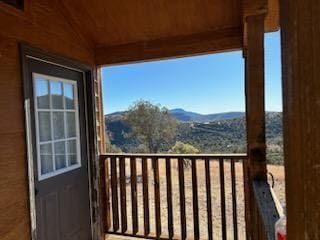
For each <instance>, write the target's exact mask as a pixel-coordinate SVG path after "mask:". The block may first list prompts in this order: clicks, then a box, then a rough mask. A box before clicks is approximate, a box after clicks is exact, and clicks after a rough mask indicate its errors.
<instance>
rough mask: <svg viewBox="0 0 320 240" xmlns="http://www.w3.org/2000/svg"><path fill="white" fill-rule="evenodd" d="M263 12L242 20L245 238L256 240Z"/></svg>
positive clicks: (262, 161)
mask: <svg viewBox="0 0 320 240" xmlns="http://www.w3.org/2000/svg"><path fill="white" fill-rule="evenodd" d="M264 20H265V13H259V14H255V15H248V16H245V17H244V36H245V39H244V43H245V46H244V58H245V95H246V124H247V125H246V126H247V152H248V159H249V160H248V161H247V163H246V164H245V165H244V174H245V181H244V182H245V208H246V211H245V212H246V214H245V218H246V232H247V239H250V240H255V239H259V235H260V234H259V231H260V230H259V229H260V226H261V225H260V223H259V216H258V214H259V213H258V210H257V206H256V203H255V200H254V193H253V181H254V180H266V179H267V166H266V139H265V104H264V103H265V101H264Z"/></svg>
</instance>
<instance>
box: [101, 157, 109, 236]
mask: <svg viewBox="0 0 320 240" xmlns="http://www.w3.org/2000/svg"><path fill="white" fill-rule="evenodd" d="M100 188H101V199H102V203H101V204H102V205H101V211H102V217H103V230H104V232H107V231H108V230H109V227H110V226H109V224H108V215H107V213H108V210H107V201H108V200H109V199H107V191H108V190H109V189H107V188H106V158H100Z"/></svg>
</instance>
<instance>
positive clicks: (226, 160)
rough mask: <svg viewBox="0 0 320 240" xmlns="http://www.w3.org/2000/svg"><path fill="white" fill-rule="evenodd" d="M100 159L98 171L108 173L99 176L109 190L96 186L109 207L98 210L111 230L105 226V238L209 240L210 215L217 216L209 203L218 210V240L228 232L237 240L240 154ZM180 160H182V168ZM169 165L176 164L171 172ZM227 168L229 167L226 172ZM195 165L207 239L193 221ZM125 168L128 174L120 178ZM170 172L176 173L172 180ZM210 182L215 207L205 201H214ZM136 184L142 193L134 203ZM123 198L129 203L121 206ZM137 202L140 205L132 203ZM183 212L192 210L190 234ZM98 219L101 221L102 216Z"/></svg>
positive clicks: (121, 155)
mask: <svg viewBox="0 0 320 240" xmlns="http://www.w3.org/2000/svg"><path fill="white" fill-rule="evenodd" d="M100 160H101V166H103V167H102V169H105V167H104V166H109V169H110V171H109V172H108V173H104V174H101V176H102V177H104V176H105V177H106V179H107V180H108V181H110V183H111V184H109V186H110V189H107V188H106V187H105V186H102V187H104V189H102V191H104V193H110V194H109V195H110V196H109V198H108V199H104V201H109V202H110V203H111V204H110V203H109V204H107V205H108V206H112V208H109V209H106V208H104V209H105V210H106V211H109V212H108V213H109V216H108V218H109V219H111V218H112V226H110V225H109V226H108V227H109V228H108V229H106V232H107V233H114V234H122V235H124V236H128V235H131V236H136V237H143V238H153V237H155V238H157V239H161V238H163V239H174V238H177V237H178V239H186V238H190V237H192V238H193V239H200V238H208V239H213V235H214V234H216V233H215V232H214V231H216V228H214V227H213V226H212V224H213V221H212V218H213V215H214V214H217V211H216V210H214V214H213V212H212V209H214V208H217V205H214V204H218V206H219V208H220V210H219V212H220V213H219V214H221V231H222V236H221V237H222V239H223V240H224V239H227V237H228V236H227V234H230V231H231V232H232V231H233V237H234V239H238V214H237V194H236V192H237V189H236V182H237V181H241V182H242V181H243V178H241V177H240V178H238V179H237V178H236V174H237V173H236V171H235V164H236V163H237V164H241V165H240V166H239V167H240V169H242V168H243V161H245V160H247V155H246V154H167V153H164V154H136V153H133V154H131V153H130V154H129V153H106V154H102V155H101V156H100ZM186 160H188V161H187V163H186ZM214 162H215V163H214ZM160 163H161V164H160ZM174 163H175V164H176V168H173V164H174ZM148 165H149V166H150V168H148ZM227 165H229V166H228V167H227ZM200 166H202V167H204V170H203V171H204V172H203V176H201V179H202V181H203V183H202V184H204V185H205V190H204V191H205V195H206V196H205V201H206V203H205V204H203V203H202V205H201V208H202V210H205V211H206V212H207V216H206V218H207V221H206V222H207V224H208V226H207V237H206V236H202V234H203V233H202V232H201V231H200V227H201V224H200V221H199V220H200V202H199V201H200V199H199V196H198V191H199V190H198V187H199V184H200V183H199V181H200V180H199V178H200V177H199V174H200V173H199V172H198V170H197V169H198V167H200ZM213 166H214V168H217V172H216V174H217V175H213V172H212V167H213ZM151 167H152V168H151ZM126 168H127V170H129V171H130V173H129V172H127V173H126V170H125V169H126ZM160 172H161V175H160ZM173 172H174V173H175V174H176V175H175V176H174V173H173ZM163 174H165V178H164V179H162V180H161V181H160V178H159V177H160V176H163ZM213 177H215V178H217V179H215V180H214V181H213V183H214V184H219V185H218V186H219V187H218V189H220V191H218V192H219V193H220V197H219V199H220V203H216V202H213V201H211V198H213V197H215V196H213V194H214V193H211V190H212V186H211V178H213ZM150 180H151V181H150ZM164 180H165V181H164ZM128 181H129V182H128ZM163 181H164V182H163ZM217 181H218V183H217ZM138 184H141V190H142V197H141V195H140V198H139V196H138V188H137V185H138ZM173 184H176V185H175V186H176V187H175V188H173ZM241 185H242V184H241ZM227 186H228V187H230V191H231V196H229V195H228V192H229V191H226V189H225V188H226V187H227ZM139 188H140V187H139ZM150 188H152V189H153V191H154V193H153V194H150V193H151V192H149V189H150ZM163 188H165V189H167V190H166V194H165V193H163V192H161V191H163ZM150 190H151V189H150ZM119 193H120V194H119ZM104 195H108V194H104ZM127 195H128V197H129V199H130V201H127V199H128V197H127ZM130 195H131V196H130ZM163 198H164V199H163ZM173 198H174V200H175V201H176V200H179V207H178V208H174V207H173V203H172V201H173ZM202 201H203V200H202ZM227 201H229V202H230V205H231V208H232V216H227V215H226V213H227V211H226V205H227ZM138 202H139V203H140V204H137V203H138ZM161 202H162V203H161ZM190 202H192V207H190V206H189V205H187V203H190ZM142 203H143V205H142ZM164 203H166V204H167V209H166V210H165V211H166V216H167V220H166V221H167V224H165V223H164V222H163V221H164V219H162V218H163V217H162V215H163V214H165V212H163V210H161V208H160V205H162V204H164ZM119 206H120V209H119ZM228 206H229V204H228ZM127 208H129V209H130V208H131V211H128V212H127ZM203 208H205V209H203ZM150 211H154V213H153V215H154V217H155V219H149V217H150ZM176 211H179V212H180V221H179V224H180V226H177V222H176V223H175V222H174V219H173V216H174V215H176ZM188 211H192V214H193V220H192V221H193V227H192V229H193V231H192V232H190V229H189V227H190V226H189V225H188V222H187V212H188ZM139 212H143V214H142V215H139V214H138V213H139ZM127 213H130V215H131V216H128V215H127ZM104 215H106V216H107V213H105V214H104ZM129 217H130V218H131V219H130V221H128V219H127V218H129ZM227 219H231V221H232V223H233V224H232V226H228V225H227ZM152 222H154V223H155V229H153V232H152V231H151V229H150V226H151V225H150V224H151V223H152ZM128 223H130V226H127V224H128ZM162 225H166V226H167V229H166V230H164V229H163V228H162V227H161V226H162ZM128 229H129V230H130V231H128ZM178 229H180V231H179V230H178ZM232 229H233V230H232ZM191 235H192V236H191ZM166 236H167V237H166Z"/></svg>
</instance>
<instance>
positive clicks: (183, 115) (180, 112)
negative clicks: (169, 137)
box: [169, 108, 245, 122]
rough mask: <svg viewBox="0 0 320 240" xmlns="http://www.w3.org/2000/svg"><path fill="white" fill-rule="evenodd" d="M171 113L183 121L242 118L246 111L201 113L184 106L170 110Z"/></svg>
mask: <svg viewBox="0 0 320 240" xmlns="http://www.w3.org/2000/svg"><path fill="white" fill-rule="evenodd" d="M169 112H170V113H171V115H172V116H173V117H175V118H176V119H177V120H178V121H181V122H213V121H221V120H227V119H234V118H241V117H243V116H244V114H245V113H244V112H225V113H214V114H200V113H195V112H189V111H185V110H184V109H182V108H176V109H172V110H169Z"/></svg>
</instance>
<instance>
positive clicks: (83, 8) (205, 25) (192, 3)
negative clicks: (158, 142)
mask: <svg viewBox="0 0 320 240" xmlns="http://www.w3.org/2000/svg"><path fill="white" fill-rule="evenodd" d="M58 1H60V4H61V5H62V11H63V13H64V15H65V17H67V18H68V19H69V21H70V22H71V23H72V25H73V26H75V27H76V28H78V29H79V32H80V34H81V35H82V36H83V37H84V38H85V39H87V41H88V43H89V44H90V45H91V46H93V47H94V48H96V49H99V50H101V52H104V53H105V52H106V51H107V52H109V51H110V48H111V47H115V48H118V49H119V48H121V47H120V46H125V47H126V49H127V50H130V47H129V49H128V46H131V45H134V46H136V47H137V46H140V47H143V46H144V45H146V44H147V43H148V44H149V45H150V44H151V45H152V43H154V42H159V41H160V42H161V43H162V44H165V42H166V39H167V40H168V43H169V44H170V42H172V41H173V42H174V41H177V39H181V38H184V37H186V39H187V40H184V41H187V43H188V44H190V41H192V40H191V38H193V36H194V37H195V39H197V38H198V39H199V36H207V35H210V36H213V35H215V34H214V33H215V32H218V33H219V32H221V31H222V32H228V33H229V34H231V35H232V37H233V40H232V41H233V43H232V44H231V45H230V48H239V47H240V48H241V45H242V42H241V41H242V40H241V38H242V22H243V14H242V12H243V11H242V8H243V6H242V1H243V0H92V1H87V0H77V1H74V0H58ZM276 1H278V0H269V2H271V3H272V4H273V5H274V2H276ZM61 5H60V6H61ZM269 5H270V4H269ZM273 5H272V6H273ZM273 8H274V6H273ZM273 12H274V11H273ZM277 27H278V24H277V19H276V18H275V17H274V16H273V17H272V19H271V20H270V19H268V20H267V29H266V30H267V31H269V30H274V29H276V28H277ZM232 33H233V34H232ZM223 34H224V35H223V36H225V33H223ZM235 35H239V36H238V41H239V43H238V44H234V41H235V40H234V37H235ZM217 37H218V38H219V37H220V36H219V35H218V36H217ZM217 37H216V38H217ZM220 38H221V37H220ZM200 42H201V41H200ZM193 44H194V43H193ZM203 44H207V45H210V46H211V47H212V45H215V44H212V43H207V42H205V43H203ZM215 47H218V48H219V46H216V45H215ZM189 48H190V47H189ZM191 48H194V46H193V47H191ZM228 48H229V47H228V46H224V47H223V48H222V49H221V50H225V49H228ZM203 50H205V49H200V50H199V51H194V52H193V53H192V52H191V53H190V54H196V53H198V52H201V51H203ZM208 50H210V49H208ZM213 50H214V49H213ZM151 51H154V50H151ZM168 54H169V55H170V53H168ZM168 54H167V55H168ZM177 54H179V52H178V53H177ZM160 55H161V54H160ZM182 55H183V54H182ZM164 57H167V56H164ZM119 61H126V59H122V60H117V61H114V62H119ZM127 61H130V59H127ZM111 62H112V61H111ZM98 63H101V64H102V63H104V62H103V61H101V60H100V62H98Z"/></svg>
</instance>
